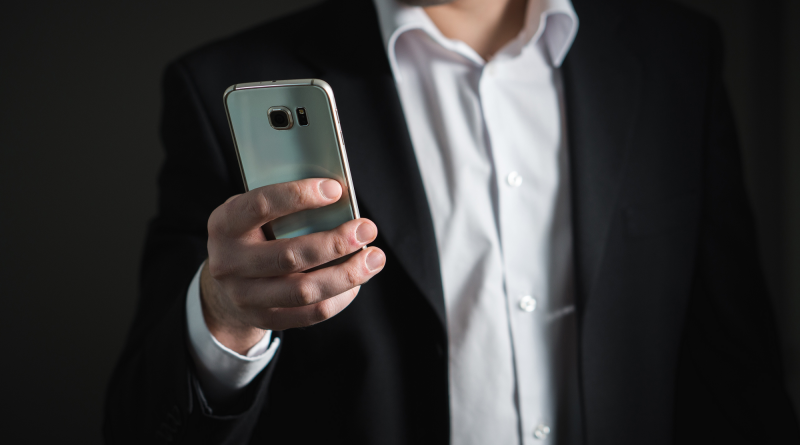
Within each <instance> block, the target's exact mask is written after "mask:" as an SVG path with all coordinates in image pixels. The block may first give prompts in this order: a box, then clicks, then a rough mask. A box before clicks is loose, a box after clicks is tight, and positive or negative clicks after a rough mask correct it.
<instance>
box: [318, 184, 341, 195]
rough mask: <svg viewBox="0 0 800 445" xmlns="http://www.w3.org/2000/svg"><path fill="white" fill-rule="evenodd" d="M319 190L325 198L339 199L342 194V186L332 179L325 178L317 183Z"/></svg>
mask: <svg viewBox="0 0 800 445" xmlns="http://www.w3.org/2000/svg"><path fill="white" fill-rule="evenodd" d="M319 192H320V193H321V194H322V196H323V197H325V198H327V199H339V197H340V196H342V186H341V185H339V183H338V182H337V181H334V180H333V179H326V180H324V181H321V182H320V183H319Z"/></svg>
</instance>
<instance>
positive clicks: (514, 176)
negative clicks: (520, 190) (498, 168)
mask: <svg viewBox="0 0 800 445" xmlns="http://www.w3.org/2000/svg"><path fill="white" fill-rule="evenodd" d="M506 181H508V185H510V186H511V187H519V186H521V185H522V176H520V175H519V173H517V172H511V173H509V174H508V176H507V177H506Z"/></svg>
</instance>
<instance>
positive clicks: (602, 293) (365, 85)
mask: <svg viewBox="0 0 800 445" xmlns="http://www.w3.org/2000/svg"><path fill="white" fill-rule="evenodd" d="M573 2H574V6H575V9H576V11H577V13H578V16H579V17H580V21H581V25H580V31H579V33H578V36H577V38H576V40H575V43H574V45H573V47H572V49H571V51H570V53H569V55H568V57H567V59H566V61H565V64H564V66H563V70H562V71H563V77H564V84H565V95H566V115H567V123H568V134H569V149H570V153H571V169H572V172H571V177H572V184H571V188H572V204H573V218H574V240H575V243H574V244H575V252H574V257H575V261H576V268H577V274H576V275H577V283H576V285H577V289H578V292H577V293H578V298H577V314H578V320H579V332H578V338H579V357H578V358H577V362H578V377H577V385H578V387H579V390H580V391H579V394H580V400H579V401H578V406H577V407H575V408H576V410H575V411H577V412H578V413H579V414H580V415H571V414H565V415H563V416H562V418H561V419H560V423H559V424H557V425H555V427H556V428H562V429H563V428H569V426H568V425H569V423H570V422H576V421H580V422H582V425H583V428H582V430H583V433H584V439H585V443H587V444H593V445H594V444H617V445H619V444H668V443H726V444H736V443H742V444H744V443H747V444H752V443H800V435H799V434H798V429H797V425H796V421H795V418H794V414H793V411H792V408H791V405H790V403H789V401H788V398H787V396H786V395H785V391H784V388H783V382H782V374H781V365H780V362H779V354H778V343H777V339H776V334H775V329H774V326H773V321H772V315H771V312H770V307H769V304H768V298H767V294H766V291H765V285H764V282H763V280H762V276H761V273H760V271H759V265H758V263H757V261H756V257H757V254H756V247H755V244H754V231H753V221H752V216H751V214H750V211H749V209H748V205H747V202H746V199H745V189H744V186H743V182H742V172H741V166H740V159H739V151H738V147H737V141H736V136H735V129H734V126H733V122H732V119H731V114H730V111H729V108H728V104H727V99H726V95H725V92H724V89H723V86H722V82H721V60H720V57H721V45H720V42H719V37H718V32H717V31H716V29H715V27H714V26H713V25H712V24H711V23H710V22H708V21H707V20H706V19H704V18H701V17H699V16H696V15H693V14H691V13H689V12H687V11H685V10H683V9H681V8H679V7H677V6H674V5H671V4H667V3H662V2H655V1H653V2H635V1H631V2H627V1H622V0H620V1H606V2H598V1H590V0H573ZM275 36H286V37H287V38H286V39H284V40H282V41H280V42H278V41H276V39H275ZM310 77H316V78H322V79H325V80H326V81H327V82H329V83H330V84H331V85H332V86H333V89H334V91H335V93H336V99H337V103H338V108H339V113H340V116H341V122H342V126H343V128H344V132H345V139H346V141H347V149H348V153H349V158H350V163H351V169H352V175H353V180H354V183H355V187H356V188H357V190H358V197H359V205H360V207H361V209H362V214H363V215H364V216H365V217H367V218H370V219H372V220H373V221H375V223H376V224H377V225H378V227H379V230H380V235H379V237H378V239H377V240H376V241H375V245H377V246H379V247H381V248H382V249H384V251H385V252H386V254H387V265H386V267H385V269H384V271H383V272H382V273H380V274H379V275H378V276H377V277H376V278H373V279H372V280H371V281H370V282H369V283H368V284H366V285H365V286H363V288H362V289H361V293H360V295H359V296H358V298H357V299H356V300H355V301H354V302H353V303H352V304H351V305H350V307H348V308H347V309H346V310H345V311H343V312H342V313H341V314H339V315H337V316H336V317H334V318H333V319H331V320H329V321H326V322H324V323H321V324H318V325H316V326H313V327H309V328H306V329H293V330H288V331H285V332H282V333H279V335H281V338H282V344H281V346H280V351H279V353H278V355H277V356H276V357H275V358H274V359H273V360H272V362H271V363H270V365H269V366H268V367H267V369H266V370H265V371H264V372H262V373H261V374H260V375H259V377H258V378H257V379H256V381H254V382H253V383H252V385H251V387H249V389H248V391H247V393H246V394H245V395H244V396H243V397H242V400H239V401H238V403H237V404H236V405H233V406H214V405H213V404H210V403H208V402H207V401H206V400H205V399H204V397H203V393H202V391H201V390H200V388H199V385H198V382H197V379H196V377H195V374H194V371H193V365H192V362H191V359H190V357H189V355H188V352H187V338H186V336H187V334H186V321H185V309H184V304H185V298H186V290H187V286H188V284H189V282H190V280H191V278H192V276H193V274H194V273H195V271H196V270H197V268H198V267H199V265H200V264H201V263H202V261H203V260H204V259H205V258H206V255H207V252H206V239H207V232H206V222H207V220H208V216H209V214H210V213H211V211H212V210H213V209H214V208H215V207H216V206H218V205H219V204H221V203H222V202H223V201H224V200H225V199H226V198H228V197H229V196H231V195H233V194H235V193H240V192H242V180H241V177H240V174H239V168H238V166H237V162H236V158H235V154H234V149H233V146H232V142H231V136H230V133H229V130H228V124H227V121H226V118H225V115H224V110H223V106H222V101H221V99H222V93H223V91H224V90H225V88H226V87H227V86H229V85H232V84H234V83H241V82H251V81H261V80H273V79H291V78H310ZM161 130H162V137H163V142H164V146H165V148H166V160H165V162H164V167H163V170H162V172H161V176H160V181H159V185H160V195H159V207H158V216H157V217H156V218H155V220H153V222H152V223H151V225H150V227H149V232H148V237H147V241H146V246H145V253H144V259H143V266H142V272H141V297H140V300H139V303H138V308H137V314H136V317H135V321H134V324H133V326H132V328H131V332H130V337H129V340H128V342H127V344H126V347H125V350H124V352H123V354H122V357H121V359H120V362H119V365H118V367H117V368H116V371H115V373H114V375H113V378H112V381H111V383H110V386H109V391H108V397H107V405H106V418H105V426H104V432H105V436H106V439H107V441H108V442H109V443H129V442H130V443H133V442H137V443H158V442H159V441H161V442H170V441H171V442H181V443H247V442H248V441H249V442H252V443H279V444H283V443H326V444H337V443H343V444H344V443H347V444H359V443H369V444H410V443H413V444H420V443H436V444H446V443H448V440H449V417H448V416H449V404H448V382H447V378H448V371H447V367H448V360H447V338H446V329H445V313H444V300H443V295H442V285H441V277H440V273H439V262H438V258H437V250H436V243H435V240H434V232H433V226H432V222H431V217H430V213H429V210H428V204H427V202H426V198H425V193H424V190H423V186H422V182H421V178H420V173H419V170H418V166H417V164H416V159H415V157H414V152H413V150H412V147H411V142H410V139H409V135H408V130H407V128H406V125H405V121H404V118H403V114H402V112H401V108H400V103H399V99H398V95H397V91H396V89H395V85H394V80H393V78H392V73H391V70H390V68H389V65H388V63H387V58H386V54H385V51H384V48H383V46H382V39H381V38H380V34H379V29H378V26H377V19H376V15H375V11H374V9H373V6H372V2H371V1H369V0H348V1H335V0H330V1H328V2H326V3H323V4H322V5H319V6H316V7H314V8H312V9H310V10H307V11H304V12H300V13H297V14H295V15H292V16H289V17H285V18H282V19H280V20H276V21H273V22H269V23H266V24H263V25H261V26H259V27H257V28H255V29H252V30H249V31H246V32H244V33H242V34H239V35H236V36H234V37H232V38H229V39H226V40H222V41H219V42H216V43H213V44H211V45H208V46H206V47H204V48H202V49H200V50H197V51H195V52H193V53H191V54H189V55H187V56H185V57H183V58H181V59H180V60H178V61H177V62H175V63H173V64H172V65H170V66H169V68H168V70H167V72H166V75H165V78H164V111H163V124H162V128H161ZM576 419H577V420H576Z"/></svg>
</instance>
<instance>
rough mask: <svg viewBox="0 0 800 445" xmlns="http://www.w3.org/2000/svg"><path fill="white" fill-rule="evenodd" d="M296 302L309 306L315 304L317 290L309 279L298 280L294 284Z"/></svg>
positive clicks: (299, 304)
mask: <svg viewBox="0 0 800 445" xmlns="http://www.w3.org/2000/svg"><path fill="white" fill-rule="evenodd" d="M293 297H294V302H295V303H296V304H297V305H298V306H308V305H310V304H313V303H314V302H315V301H316V298H317V290H316V286H314V283H312V282H311V281H309V280H307V279H302V280H298V282H297V284H296V285H295V286H294V295H293Z"/></svg>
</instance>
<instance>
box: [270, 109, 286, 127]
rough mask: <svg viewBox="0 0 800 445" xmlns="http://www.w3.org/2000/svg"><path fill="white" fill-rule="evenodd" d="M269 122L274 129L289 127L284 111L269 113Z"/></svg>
mask: <svg viewBox="0 0 800 445" xmlns="http://www.w3.org/2000/svg"><path fill="white" fill-rule="evenodd" d="M269 120H270V122H271V123H272V126H273V127H275V128H286V127H288V126H289V116H288V115H287V114H286V111H285V110H273V111H271V112H270V113H269Z"/></svg>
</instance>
